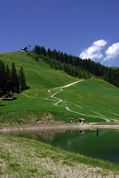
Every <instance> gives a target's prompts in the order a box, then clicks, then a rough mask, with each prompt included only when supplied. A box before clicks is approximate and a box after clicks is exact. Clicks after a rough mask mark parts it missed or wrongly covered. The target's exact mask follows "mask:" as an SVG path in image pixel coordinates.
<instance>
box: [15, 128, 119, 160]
mask: <svg viewBox="0 0 119 178" xmlns="http://www.w3.org/2000/svg"><path fill="white" fill-rule="evenodd" d="M17 135H18V136H22V137H27V138H30V139H36V140H40V141H43V142H45V143H48V144H51V145H53V146H55V147H58V148H61V149H63V150H66V151H70V152H74V153H80V154H82V155H85V156H89V157H93V158H98V159H102V160H108V161H111V162H115V163H119V131H117V130H97V131H83V132H80V131H68V132H60V133H56V132H52V131H51V132H50V131H49V132H27V133H22V134H21V133H17Z"/></svg>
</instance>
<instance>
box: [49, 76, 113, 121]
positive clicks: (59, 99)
mask: <svg viewBox="0 0 119 178" xmlns="http://www.w3.org/2000/svg"><path fill="white" fill-rule="evenodd" d="M83 81H85V80H84V79H81V80H78V81H76V82H72V83H69V84H67V85H64V86H61V87H58V88H57V89H58V91H57V92H55V93H53V94H52V95H51V96H50V98H51V101H53V102H55V103H54V105H55V106H59V107H64V108H65V109H66V110H67V111H68V112H72V113H75V114H78V115H80V116H87V117H92V118H95V117H97V118H99V119H103V120H105V121H106V122H110V121H111V120H113V119H111V118H110V119H108V118H104V117H103V116H102V117H99V115H98V116H96V115H89V114H84V113H81V112H77V111H74V110H72V109H70V108H69V107H68V106H63V105H61V103H62V102H64V101H63V100H62V99H61V98H59V97H57V96H56V95H57V94H59V93H61V92H63V91H64V90H63V89H65V88H68V87H70V86H72V85H75V84H77V83H79V82H83ZM50 92H51V90H50V89H49V90H48V93H50ZM92 112H93V111H92ZM93 113H94V112H93ZM81 120H85V119H83V118H81Z"/></svg>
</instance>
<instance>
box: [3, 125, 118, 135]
mask: <svg viewBox="0 0 119 178" xmlns="http://www.w3.org/2000/svg"><path fill="white" fill-rule="evenodd" d="M96 129H114V130H119V125H97V124H92V123H91V124H78V123H77V124H73V123H72V124H69V123H67V124H65V123H64V124H47V125H46V124H41V125H39V126H23V127H8V128H1V129H0V133H14V132H23V131H48V130H53V131H54V130H57V131H58V130H59V131H60V130H79V131H81V130H96Z"/></svg>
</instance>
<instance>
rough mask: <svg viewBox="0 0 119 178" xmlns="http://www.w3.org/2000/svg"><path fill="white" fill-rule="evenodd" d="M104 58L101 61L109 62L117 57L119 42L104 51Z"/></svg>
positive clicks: (118, 54)
mask: <svg viewBox="0 0 119 178" xmlns="http://www.w3.org/2000/svg"><path fill="white" fill-rule="evenodd" d="M105 55H106V56H105V58H104V59H103V61H102V62H103V63H104V62H110V61H113V60H115V59H116V57H118V56H119V42H117V43H113V44H112V45H111V46H109V47H108V48H107V50H106V51H105Z"/></svg>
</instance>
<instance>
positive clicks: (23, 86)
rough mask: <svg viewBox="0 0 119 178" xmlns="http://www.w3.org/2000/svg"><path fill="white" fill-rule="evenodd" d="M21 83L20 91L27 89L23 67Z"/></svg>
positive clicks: (21, 68)
mask: <svg viewBox="0 0 119 178" xmlns="http://www.w3.org/2000/svg"><path fill="white" fill-rule="evenodd" d="M19 85H20V91H22V90H25V89H27V85H26V79H25V75H24V71H23V67H20V73H19Z"/></svg>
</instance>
